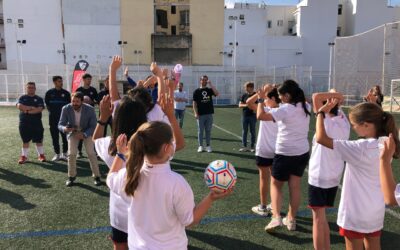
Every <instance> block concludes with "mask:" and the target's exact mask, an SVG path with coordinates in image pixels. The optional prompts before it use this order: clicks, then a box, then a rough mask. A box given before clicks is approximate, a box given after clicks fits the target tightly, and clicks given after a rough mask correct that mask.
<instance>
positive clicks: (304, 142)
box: [270, 102, 311, 156]
mask: <svg viewBox="0 0 400 250" xmlns="http://www.w3.org/2000/svg"><path fill="white" fill-rule="evenodd" d="M306 105H307V109H308V110H309V111H310V110H311V107H310V105H309V104H308V103H307V104H306ZM270 113H271V115H272V117H273V118H274V120H275V121H276V122H277V123H278V136H277V138H276V149H275V153H276V154H280V155H285V156H297V155H302V154H305V153H307V152H308V151H309V150H310V146H309V144H308V130H309V125H310V115H306V113H305V112H304V109H303V105H302V103H301V102H299V103H297V104H296V105H293V104H290V103H284V104H282V105H280V106H279V108H276V109H272V110H271V111H270Z"/></svg>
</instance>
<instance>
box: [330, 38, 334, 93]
mask: <svg viewBox="0 0 400 250" xmlns="http://www.w3.org/2000/svg"><path fill="white" fill-rule="evenodd" d="M328 45H329V81H328V91H329V90H330V89H331V86H332V66H333V62H332V60H333V49H334V46H335V43H334V42H330V43H328Z"/></svg>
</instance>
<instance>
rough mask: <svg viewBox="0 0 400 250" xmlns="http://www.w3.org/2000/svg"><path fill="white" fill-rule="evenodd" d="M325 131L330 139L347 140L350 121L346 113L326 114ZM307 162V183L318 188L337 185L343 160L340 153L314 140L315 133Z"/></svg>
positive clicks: (340, 176) (341, 171)
mask: <svg viewBox="0 0 400 250" xmlns="http://www.w3.org/2000/svg"><path fill="white" fill-rule="evenodd" d="M324 125H325V131H326V133H327V135H328V136H329V137H330V138H332V139H339V140H348V139H349V137H350V123H349V121H348V120H347V118H346V115H345V114H344V113H343V112H341V111H339V113H338V115H337V116H334V117H331V116H329V114H326V118H325V119H324ZM312 143H313V146H312V152H311V157H310V162H309V164H308V183H309V184H310V185H313V186H316V187H320V188H332V187H337V186H339V184H340V179H341V178H342V173H343V168H344V161H343V160H342V157H341V155H340V154H339V153H338V152H335V151H334V150H332V149H330V148H327V147H324V146H322V145H321V144H319V143H317V142H316V139H315V135H314V138H313V142H312Z"/></svg>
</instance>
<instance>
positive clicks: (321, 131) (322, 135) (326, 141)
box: [315, 99, 338, 149]
mask: <svg viewBox="0 0 400 250" xmlns="http://www.w3.org/2000/svg"><path fill="white" fill-rule="evenodd" d="M336 104H338V99H330V100H328V101H327V103H326V104H325V105H323V106H322V107H321V108H319V109H318V111H317V113H316V114H317V125H316V131H315V138H316V141H317V143H319V144H321V145H322V146H325V147H327V148H330V149H333V140H332V138H330V137H329V136H328V135H327V134H326V131H325V125H324V118H325V113H329V111H331V109H332V108H333V107H335V106H336Z"/></svg>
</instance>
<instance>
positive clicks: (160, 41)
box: [151, 34, 192, 65]
mask: <svg viewBox="0 0 400 250" xmlns="http://www.w3.org/2000/svg"><path fill="white" fill-rule="evenodd" d="M151 45H152V46H151V47H152V59H153V61H156V62H158V63H162V64H177V63H181V64H183V65H191V64H192V35H191V34H180V35H163V34H152V35H151Z"/></svg>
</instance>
